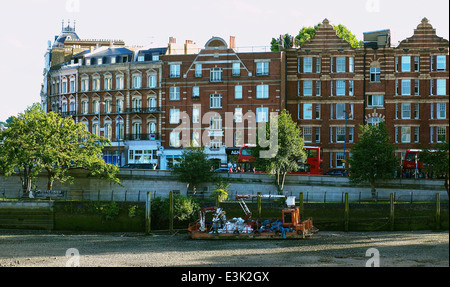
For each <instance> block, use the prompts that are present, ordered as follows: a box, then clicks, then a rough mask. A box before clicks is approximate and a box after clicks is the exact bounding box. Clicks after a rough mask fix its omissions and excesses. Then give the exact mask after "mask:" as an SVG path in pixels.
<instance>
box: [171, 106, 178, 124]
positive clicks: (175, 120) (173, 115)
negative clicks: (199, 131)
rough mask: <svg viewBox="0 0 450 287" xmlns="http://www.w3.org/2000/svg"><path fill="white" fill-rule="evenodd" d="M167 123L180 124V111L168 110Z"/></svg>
mask: <svg viewBox="0 0 450 287" xmlns="http://www.w3.org/2000/svg"><path fill="white" fill-rule="evenodd" d="M169 123H170V124H178V123H180V110H179V109H170V111H169Z"/></svg>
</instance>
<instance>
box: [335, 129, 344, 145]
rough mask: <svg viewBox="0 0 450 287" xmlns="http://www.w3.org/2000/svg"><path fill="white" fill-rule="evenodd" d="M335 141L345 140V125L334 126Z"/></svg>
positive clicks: (341, 141)
mask: <svg viewBox="0 0 450 287" xmlns="http://www.w3.org/2000/svg"><path fill="white" fill-rule="evenodd" d="M336 142H337V143H343V142H345V127H336Z"/></svg>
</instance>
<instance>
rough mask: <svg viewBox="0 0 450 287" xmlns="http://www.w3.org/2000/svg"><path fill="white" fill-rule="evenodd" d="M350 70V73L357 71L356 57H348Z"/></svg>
mask: <svg viewBox="0 0 450 287" xmlns="http://www.w3.org/2000/svg"><path fill="white" fill-rule="evenodd" d="M348 71H349V72H350V73H354V72H355V58H353V57H350V58H348Z"/></svg>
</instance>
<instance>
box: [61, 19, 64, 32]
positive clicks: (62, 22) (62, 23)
mask: <svg viewBox="0 0 450 287" xmlns="http://www.w3.org/2000/svg"><path fill="white" fill-rule="evenodd" d="M62 31H64V19H63V20H62V21H61V32H62Z"/></svg>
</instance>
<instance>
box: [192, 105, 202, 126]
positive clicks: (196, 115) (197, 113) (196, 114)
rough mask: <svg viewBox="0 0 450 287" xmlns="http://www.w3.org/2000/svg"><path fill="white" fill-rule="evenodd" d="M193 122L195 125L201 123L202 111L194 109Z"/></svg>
mask: <svg viewBox="0 0 450 287" xmlns="http://www.w3.org/2000/svg"><path fill="white" fill-rule="evenodd" d="M192 122H193V123H194V124H198V123H200V109H198V108H193V109H192Z"/></svg>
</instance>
